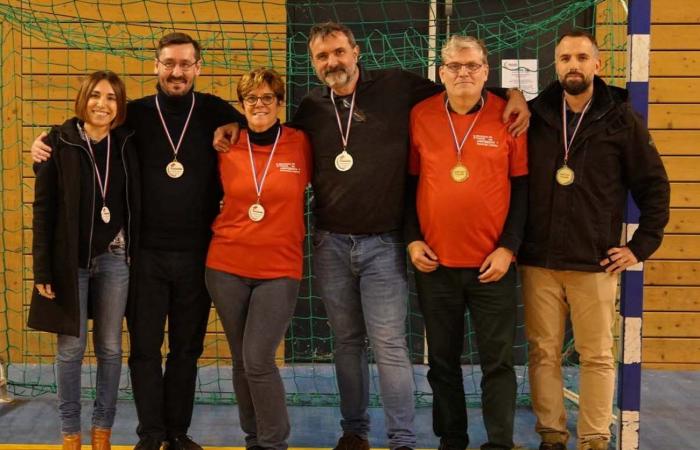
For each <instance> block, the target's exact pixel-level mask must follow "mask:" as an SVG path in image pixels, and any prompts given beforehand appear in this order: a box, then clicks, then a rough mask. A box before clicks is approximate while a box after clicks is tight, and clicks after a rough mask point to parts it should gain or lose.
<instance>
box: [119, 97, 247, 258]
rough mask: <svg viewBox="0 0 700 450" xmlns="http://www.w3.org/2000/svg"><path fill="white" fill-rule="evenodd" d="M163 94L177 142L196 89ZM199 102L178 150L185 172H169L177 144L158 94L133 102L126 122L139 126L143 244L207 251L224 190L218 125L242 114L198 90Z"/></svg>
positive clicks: (171, 248)
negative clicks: (214, 144) (178, 174)
mask: <svg viewBox="0 0 700 450" xmlns="http://www.w3.org/2000/svg"><path fill="white" fill-rule="evenodd" d="M157 95H158V100H159V104H160V107H161V111H162V112H163V117H164V119H165V122H166V124H167V126H168V129H169V131H170V136H171V137H172V140H173V142H174V143H175V145H177V142H178V141H179V139H180V135H181V134H182V129H183V127H184V124H185V120H186V119H187V115H188V113H189V111H190V106H191V105H192V92H190V93H188V94H186V95H183V96H181V97H171V96H168V95H166V94H164V93H163V92H161V91H160V90H159V92H158V94H157ZM194 98H195V107H194V110H193V112H192V118H191V119H190V122H189V126H188V128H187V130H186V133H185V137H184V139H183V141H182V146H181V147H180V150H179V152H178V155H177V159H178V161H180V162H181V163H182V165H183V166H184V173H183V175H182V176H181V177H180V178H177V179H173V178H170V177H169V176H168V175H167V174H166V172H165V167H166V165H167V164H168V163H170V162H171V161H172V160H173V150H172V147H171V146H170V142H169V141H168V138H167V136H166V134H165V131H164V130H163V125H162V124H161V121H160V118H159V117H158V110H157V109H156V104H155V95H151V96H148V97H144V98H141V99H138V100H135V101H133V102H130V103H129V104H128V114H127V126H129V127H130V128H133V129H134V130H135V131H136V134H135V144H136V149H137V152H138V154H139V162H140V165H141V173H142V175H143V177H142V185H143V190H142V192H143V197H142V198H143V202H142V203H143V221H142V232H141V246H142V247H143V248H149V249H157V250H169V251H205V250H206V248H207V246H208V244H209V239H210V237H211V229H210V227H211V223H212V221H213V220H214V217H216V214H217V213H218V212H219V201H220V199H221V196H222V190H221V184H220V181H219V176H218V169H217V157H216V151H215V150H214V148H213V147H212V140H213V136H214V130H216V128H218V127H219V126H221V125H223V124H226V123H230V122H238V123H243V122H244V121H245V119H244V118H243V116H242V115H241V114H240V113H239V112H238V111H237V110H236V109H235V108H233V106H231V105H230V104H229V103H227V102H226V101H224V100H222V99H221V98H219V97H216V96H214V95H210V94H203V93H200V92H195V93H194Z"/></svg>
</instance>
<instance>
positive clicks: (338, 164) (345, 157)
mask: <svg viewBox="0 0 700 450" xmlns="http://www.w3.org/2000/svg"><path fill="white" fill-rule="evenodd" d="M353 162H354V161H353V159H352V155H351V154H350V153H348V152H346V151H345V150H343V151H342V152H340V153H339V154H338V156H336V157H335V168H336V169H338V170H339V171H341V172H347V171H348V170H350V169H351V168H352V164H353Z"/></svg>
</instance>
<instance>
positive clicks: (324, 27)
mask: <svg viewBox="0 0 700 450" xmlns="http://www.w3.org/2000/svg"><path fill="white" fill-rule="evenodd" d="M335 33H342V34H344V35H345V36H346V37H347V38H348V42H349V43H350V47H353V48H355V47H356V46H357V42H355V35H354V34H352V30H351V29H350V28H348V27H346V26H345V25H342V24H340V23H337V22H332V21H328V22H323V23H317V24H316V25H314V26H312V27H311V30H310V31H309V42H308V44H309V45H311V42H313V41H314V39H316V38H319V37H320V38H321V39H323V38H325V37H328V36H330V35H332V34H335Z"/></svg>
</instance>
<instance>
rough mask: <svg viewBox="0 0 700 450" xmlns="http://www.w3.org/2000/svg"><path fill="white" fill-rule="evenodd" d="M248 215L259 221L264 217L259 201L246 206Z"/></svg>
mask: <svg viewBox="0 0 700 450" xmlns="http://www.w3.org/2000/svg"><path fill="white" fill-rule="evenodd" d="M248 217H249V218H250V220H252V221H253V222H260V221H261V220H263V217H265V208H263V205H261V204H260V203H253V204H252V205H250V208H248Z"/></svg>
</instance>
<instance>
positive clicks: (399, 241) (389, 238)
mask: <svg viewBox="0 0 700 450" xmlns="http://www.w3.org/2000/svg"><path fill="white" fill-rule="evenodd" d="M377 239H378V240H379V242H381V243H382V244H384V245H390V246H396V247H402V246H404V245H405V244H404V241H403V236H401V233H398V232H396V231H390V232H388V233H381V234H378V235H377Z"/></svg>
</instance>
